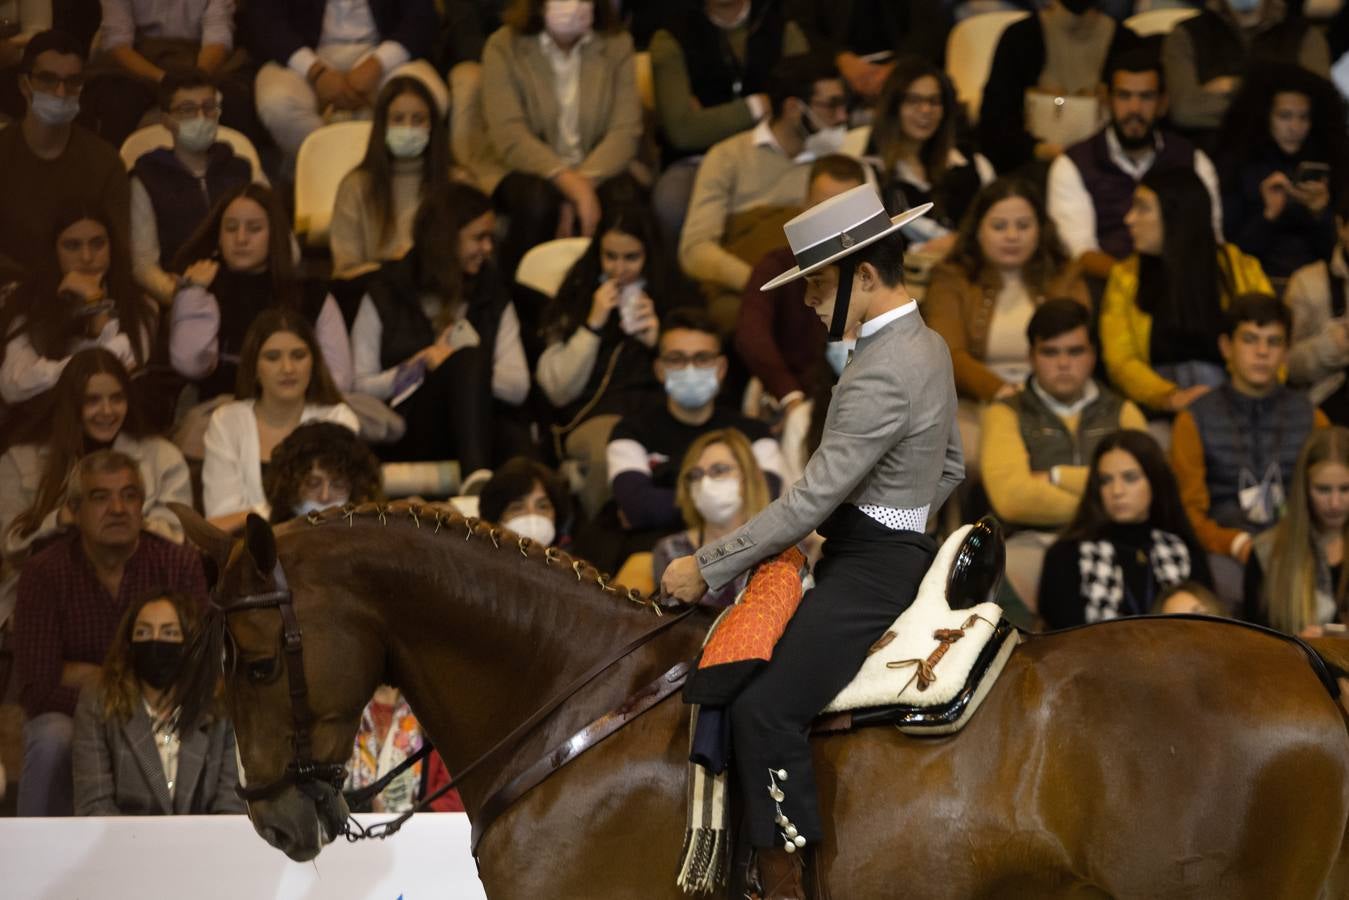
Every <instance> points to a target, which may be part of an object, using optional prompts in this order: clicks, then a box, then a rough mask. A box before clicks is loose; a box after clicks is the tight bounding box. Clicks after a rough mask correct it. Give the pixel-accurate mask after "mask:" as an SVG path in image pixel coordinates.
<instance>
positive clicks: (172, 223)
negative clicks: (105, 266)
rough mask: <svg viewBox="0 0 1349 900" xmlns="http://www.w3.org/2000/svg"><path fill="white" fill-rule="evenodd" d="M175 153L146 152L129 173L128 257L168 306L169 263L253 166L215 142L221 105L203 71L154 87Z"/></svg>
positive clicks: (174, 75)
mask: <svg viewBox="0 0 1349 900" xmlns="http://www.w3.org/2000/svg"><path fill="white" fill-rule="evenodd" d="M159 106H160V109H161V110H162V111H163V113H164V125H165V127H166V128H168V130H169V133H170V134H172V135H173V146H172V147H160V148H158V149H156V150H151V151H150V152H149V153H145V154H143V155H142V156H141V157H140V158H139V159H137V160H136V164H135V166H134V167H133V168H132V170H131V256H132V271H133V273H134V274H135V276H136V281H137V282H138V283H139V284H140V285H141V286H142V287H143V288H145V289H146V291H148V292H149V293H150V295H151V296H152V297H154V298H155V299H156V300H158V301H159V302H160V303H161V304H164V305H166V306H167V305H168V304H169V303H172V302H173V295H174V294H175V293H176V292H177V290H178V277H177V276H175V275H171V274H169V272H168V271H166V270H168V269H172V268H174V257H175V256H176V255H177V254H178V250H179V249H180V248H181V247H182V246H183V245H184V244H186V243H187V241H188V239H189V238H190V237H192V235H193V233H195V232H196V230H197V228H198V227H200V225H201V223H202V222H204V221H206V219H207V218H208V217H209V216H210V214H211V209H212V208H213V207H214V206H215V204H216V203H217V202H218V201H219V200H220V198H221V197H223V196H224V195H225V194H228V193H229V192H230V191H232V190H234V189H235V188H238V187H240V186H242V185H245V184H248V183H249V182H250V181H254V180H256V181H262V182H265V181H266V177H265V176H264V175H263V174H262V173H261V172H254V171H253V165H252V163H250V162H249V161H248V160H246V159H244V158H243V157H240V156H236V155H235V153H234V151H233V150H232V149H231V148H230V145H229V144H227V143H225V142H224V141H219V140H216V138H217V136H218V129H219V126H220V113H221V109H222V99H221V94H220V92H219V91H218V90H217V89H216V86H215V84H214V82H212V81H211V79H210V78H208V77H207V76H206V74H205V73H203V72H199V71H193V70H189V71H186V72H175V71H170V72H169V73H167V74H166V75H165V76H164V80H163V81H161V82H160V83H159Z"/></svg>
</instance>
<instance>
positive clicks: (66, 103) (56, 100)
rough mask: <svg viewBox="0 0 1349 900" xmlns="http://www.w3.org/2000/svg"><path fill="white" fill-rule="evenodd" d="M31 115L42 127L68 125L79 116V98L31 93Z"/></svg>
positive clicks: (38, 92)
mask: <svg viewBox="0 0 1349 900" xmlns="http://www.w3.org/2000/svg"><path fill="white" fill-rule="evenodd" d="M32 106H33V115H35V116H37V120H38V121H39V122H41V123H42V124H43V125H51V126H57V125H69V124H70V123H71V122H74V121H75V117H76V116H78V115H79V114H80V98H79V97H69V96H68V97H58V96H56V95H55V94H49V93H47V92H46V91H33V100H32Z"/></svg>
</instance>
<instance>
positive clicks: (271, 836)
mask: <svg viewBox="0 0 1349 900" xmlns="http://www.w3.org/2000/svg"><path fill="white" fill-rule="evenodd" d="M261 834H262V839H263V840H264V841H266V842H267V843H269V844H271V845H272V846H273V847H275V848H277V849H278V850H284V849H285V848H284V847H282V846H281V832H279V831H277V830H276V829H275V828H273V827H271V826H270V825H266V826H263V828H262V829H261Z"/></svg>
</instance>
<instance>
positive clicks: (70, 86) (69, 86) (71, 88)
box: [28, 72, 84, 94]
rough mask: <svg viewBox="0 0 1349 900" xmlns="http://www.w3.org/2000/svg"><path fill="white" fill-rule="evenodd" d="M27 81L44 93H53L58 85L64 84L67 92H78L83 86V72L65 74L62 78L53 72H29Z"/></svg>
mask: <svg viewBox="0 0 1349 900" xmlns="http://www.w3.org/2000/svg"><path fill="white" fill-rule="evenodd" d="M28 82H29V83H30V84H31V85H32V86H33V87H34V88H36V89H37V90H39V91H42V92H43V93H44V94H54V93H56V89H57V88H58V87H62V86H64V87H65V89H66V93H67V94H78V93H79V92H80V91H81V90H82V89H83V88H84V73H83V72H79V73H77V74H75V75H67V76H66V77H65V78H62V77H61V76H60V75H57V74H56V73H55V72H29V73H28Z"/></svg>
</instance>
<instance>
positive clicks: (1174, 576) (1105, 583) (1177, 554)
mask: <svg viewBox="0 0 1349 900" xmlns="http://www.w3.org/2000/svg"><path fill="white" fill-rule="evenodd" d="M1077 564H1078V570H1079V572H1080V574H1081V579H1082V598H1083V599H1084V600H1085V601H1086V611H1085V615H1086V620H1087V621H1088V622H1104V621H1105V620H1106V619H1116V618H1119V615H1120V609H1121V608H1122V607H1123V606H1124V570H1123V569H1122V568H1121V567H1120V564H1119V562H1118V561H1117V560H1116V559H1115V545H1114V543H1112V542H1111V541H1108V540H1100V541H1082V542H1081V543H1080V544H1079V545H1078V556H1077ZM1148 565H1149V567H1150V568H1151V570H1152V576H1153V578H1154V579H1155V580H1156V582H1157V584H1158V585H1159V586H1160V587H1162V588H1167V587H1170V586H1172V585H1174V584H1179V583H1180V582H1182V581H1184V580H1185V579H1187V578H1189V577H1190V549H1189V547H1187V546H1185V542H1184V541H1182V540H1181V539H1180V538H1178V537H1177V536H1176V535H1174V534H1172V533H1171V532H1169V531H1162V530H1161V529H1160V528H1154V529H1152V544H1151V546H1150V547H1149V549H1148ZM1141 612H1147V610H1141Z"/></svg>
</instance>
